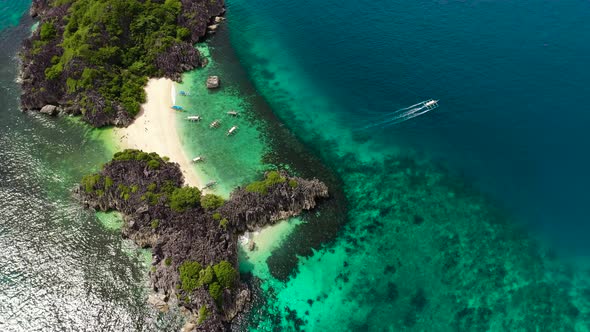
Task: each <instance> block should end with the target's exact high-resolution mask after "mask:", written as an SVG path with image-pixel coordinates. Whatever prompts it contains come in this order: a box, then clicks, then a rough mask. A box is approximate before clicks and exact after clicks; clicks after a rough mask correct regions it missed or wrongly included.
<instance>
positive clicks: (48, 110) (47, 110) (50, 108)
mask: <svg viewBox="0 0 590 332" xmlns="http://www.w3.org/2000/svg"><path fill="white" fill-rule="evenodd" d="M39 112H41V113H43V114H47V115H56V114H57V113H58V112H59V109H58V108H57V106H55V105H45V106H43V107H41V110H40V111H39Z"/></svg>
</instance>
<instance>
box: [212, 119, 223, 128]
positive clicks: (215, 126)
mask: <svg viewBox="0 0 590 332" xmlns="http://www.w3.org/2000/svg"><path fill="white" fill-rule="evenodd" d="M220 125H221V121H219V120H215V121H213V122H211V124H210V125H209V128H219V126H220Z"/></svg>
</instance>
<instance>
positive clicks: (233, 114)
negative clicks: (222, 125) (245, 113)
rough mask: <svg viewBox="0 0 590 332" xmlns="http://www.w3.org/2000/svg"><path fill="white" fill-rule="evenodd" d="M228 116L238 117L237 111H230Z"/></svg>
mask: <svg viewBox="0 0 590 332" xmlns="http://www.w3.org/2000/svg"><path fill="white" fill-rule="evenodd" d="M227 115H231V116H238V112H236V111H229V112H227Z"/></svg>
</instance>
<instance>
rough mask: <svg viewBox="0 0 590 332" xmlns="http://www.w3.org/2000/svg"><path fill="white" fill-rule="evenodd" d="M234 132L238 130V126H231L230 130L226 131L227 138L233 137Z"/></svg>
mask: <svg viewBox="0 0 590 332" xmlns="http://www.w3.org/2000/svg"><path fill="white" fill-rule="evenodd" d="M236 130H238V126H233V127H231V128H229V130H228V131H227V136H230V135H233V134H234V133H235V132H236Z"/></svg>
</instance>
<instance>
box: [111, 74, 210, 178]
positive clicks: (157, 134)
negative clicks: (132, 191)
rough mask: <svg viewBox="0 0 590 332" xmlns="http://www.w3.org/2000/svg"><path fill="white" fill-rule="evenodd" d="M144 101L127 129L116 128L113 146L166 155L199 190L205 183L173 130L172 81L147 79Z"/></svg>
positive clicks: (174, 122) (174, 115)
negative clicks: (145, 99) (114, 144)
mask: <svg viewBox="0 0 590 332" xmlns="http://www.w3.org/2000/svg"><path fill="white" fill-rule="evenodd" d="M145 91H146V95H147V101H146V103H145V104H143V105H142V110H141V112H140V113H139V114H138V116H137V118H136V119H135V121H134V122H133V123H132V124H131V125H130V126H128V127H127V128H116V129H115V131H114V135H115V139H116V144H117V145H118V147H119V148H121V149H140V150H143V151H145V152H156V153H158V154H159V155H160V156H167V157H169V158H170V161H173V162H176V163H178V164H179V165H180V169H181V170H182V173H183V175H184V180H185V183H186V184H188V185H190V186H194V187H198V188H202V187H203V185H204V183H203V181H201V179H199V177H198V176H197V172H196V170H195V169H194V167H193V165H192V164H191V159H190V158H189V157H188V156H187V155H186V153H185V152H184V149H183V148H182V144H181V143H180V138H179V136H178V131H177V128H176V113H175V111H174V110H172V109H171V108H170V107H171V106H172V105H173V104H174V96H175V91H174V82H173V81H172V80H169V79H164V78H161V79H150V80H149V82H148V84H147V86H146V88H145Z"/></svg>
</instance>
